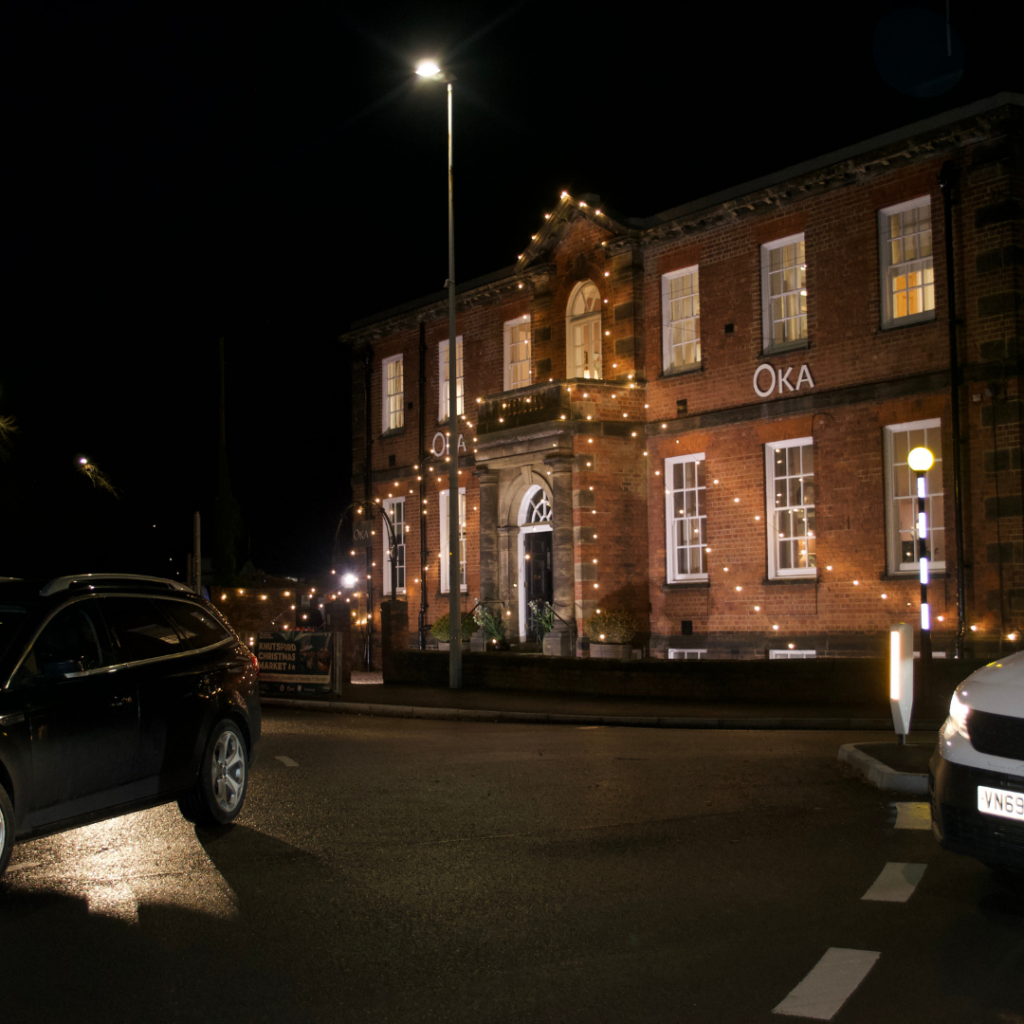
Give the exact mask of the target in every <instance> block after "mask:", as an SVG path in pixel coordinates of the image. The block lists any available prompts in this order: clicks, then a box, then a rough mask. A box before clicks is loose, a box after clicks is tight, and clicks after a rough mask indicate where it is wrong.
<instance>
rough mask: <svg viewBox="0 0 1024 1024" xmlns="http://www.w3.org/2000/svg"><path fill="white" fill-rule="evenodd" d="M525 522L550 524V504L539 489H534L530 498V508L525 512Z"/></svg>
mask: <svg viewBox="0 0 1024 1024" xmlns="http://www.w3.org/2000/svg"><path fill="white" fill-rule="evenodd" d="M526 522H527V523H528V524H530V523H550V522H551V503H550V502H549V501H548V496H547V495H546V494H545V493H544V492H543V491H542V490H541V489H540V488H539V487H538V488H536V489H535V491H534V494H533V496H532V497H531V498H530V506H529V508H528V509H527V510H526Z"/></svg>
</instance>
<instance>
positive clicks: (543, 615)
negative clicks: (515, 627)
mask: <svg viewBox="0 0 1024 1024" xmlns="http://www.w3.org/2000/svg"><path fill="white" fill-rule="evenodd" d="M530 624H531V626H532V627H533V629H534V631H535V632H537V633H540V634H541V635H542V636H543V635H544V634H545V633H550V632H551V630H553V629H554V628H555V609H554V608H553V607H552V606H551V605H550V604H549V603H548V602H547V601H531V602H530Z"/></svg>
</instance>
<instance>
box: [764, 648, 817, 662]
mask: <svg viewBox="0 0 1024 1024" xmlns="http://www.w3.org/2000/svg"><path fill="white" fill-rule="evenodd" d="M817 656H818V652H817V651H808V650H803V651H797V650H792V651H790V650H785V651H769V652H768V660H769V661H789V660H791V659H795V658H816V657H817Z"/></svg>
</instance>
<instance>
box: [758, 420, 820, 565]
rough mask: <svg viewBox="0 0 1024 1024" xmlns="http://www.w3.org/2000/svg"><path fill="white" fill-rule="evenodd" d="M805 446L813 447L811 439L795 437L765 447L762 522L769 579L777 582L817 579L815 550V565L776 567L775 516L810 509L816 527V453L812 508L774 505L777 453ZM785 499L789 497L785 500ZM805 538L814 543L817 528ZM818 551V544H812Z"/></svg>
mask: <svg viewBox="0 0 1024 1024" xmlns="http://www.w3.org/2000/svg"><path fill="white" fill-rule="evenodd" d="M805 445H810V446H811V447H812V448H813V447H814V438H813V437H794V438H787V439H786V440H785V441H773V442H771V443H770V444H766V445H765V446H764V464H765V522H766V523H767V540H768V578H769V579H771V580H780V579H793V578H796V579H799V578H801V577H803V578H807V577H810V578H812V579H813V578H814V577H816V576H817V575H818V567H817V558H816V556H817V550H815V552H814V558H813V561H814V562H815V564H814V565H808V566H803V567H797V568H795V569H794V568H789V569H782V568H780V567H779V562H780V559H779V540H780V539H781V538H780V537H779V529H778V526H777V521H776V515H777V514H778V513H780V512H782V513H785V512H786V511H788V510H790V509H800V508H803V509H810V510H811V511H812V519H813V521H814V522H815V523H816V522H817V518H816V515H814V514H813V513H814V511H815V508H816V506H817V501H818V495H817V490H818V484H817V475H818V473H817V462H818V459H817V453H815V457H814V463H815V466H814V469H813V471H812V472H811V474H810V475H811V476H812V477H814V478H815V480H814V504H813V505H789V504H786V505H783V506H782V507H781V508H777V507H776V505H775V482H776V475H775V455H776V451H777V450H782V449H788V448H802V447H804V446H805ZM787 461H788V458H787ZM784 477H785V479H789V474H784ZM787 497H788V496H787ZM808 536H810V537H811V538H812V539H813V540H815V541H817V539H818V532H817V529H816V527H815V528H814V529H813V532H812V531H810V530H809V531H808ZM815 549H817V544H815Z"/></svg>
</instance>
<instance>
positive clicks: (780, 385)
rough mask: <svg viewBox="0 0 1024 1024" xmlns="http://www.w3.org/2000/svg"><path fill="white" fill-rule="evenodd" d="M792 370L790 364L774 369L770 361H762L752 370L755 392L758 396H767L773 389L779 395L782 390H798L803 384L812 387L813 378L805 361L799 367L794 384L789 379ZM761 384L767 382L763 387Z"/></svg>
mask: <svg viewBox="0 0 1024 1024" xmlns="http://www.w3.org/2000/svg"><path fill="white" fill-rule="evenodd" d="M792 372H793V367H792V366H787V367H786V369H785V370H776V369H775V367H774V366H772V364H771V363H762V364H761V365H760V366H759V367H758V368H757V369H756V370H755V371H754V392H755V394H756V395H757V397H758V398H768V397H770V396H771V393H772V392H773V391H774V392H775V393H776V394H779V395H781V394H782V393H783V392H784V391H799V390H800V388H801V387H802V386H803V385H804V384H806V385H807V386H808V387H809V388H813V387H814V378H813V377H812V376H811V371H810V368H809V367H808V366H807V364H806V363H804V364H803V366H801V367H800V372H799V373H798V374H797V378H796V383H795V384H794V383H793V382H792V381H791V380H790V379H789V375H790V374H791V373H792ZM762 384H767V385H768V387H767V388H764V387H762V386H761V385H762Z"/></svg>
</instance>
